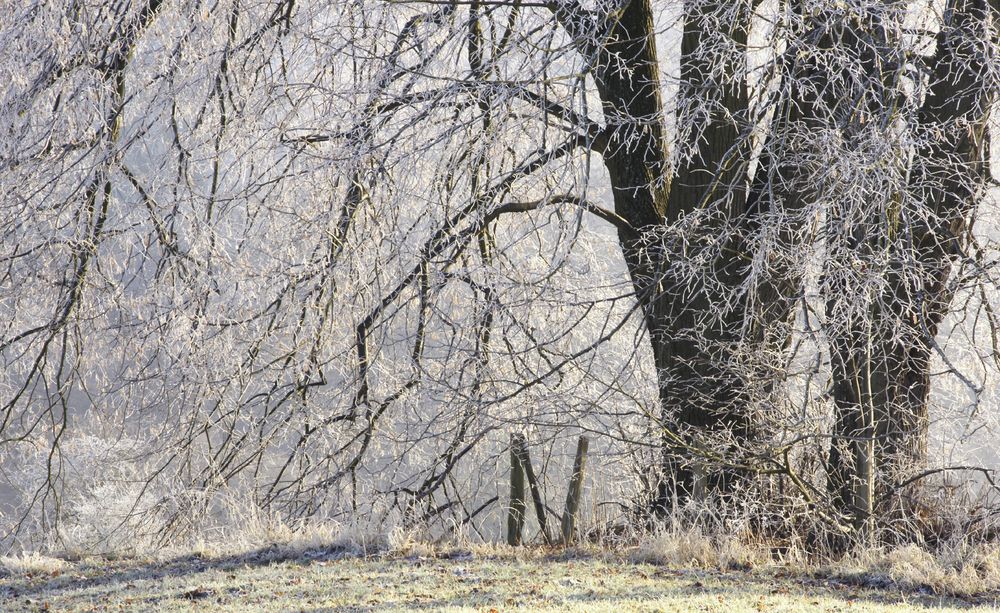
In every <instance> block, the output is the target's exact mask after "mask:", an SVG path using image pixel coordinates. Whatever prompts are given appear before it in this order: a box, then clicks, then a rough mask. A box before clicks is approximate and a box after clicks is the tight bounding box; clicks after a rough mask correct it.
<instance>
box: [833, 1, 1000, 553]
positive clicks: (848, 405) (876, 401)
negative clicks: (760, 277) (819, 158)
mask: <svg viewBox="0 0 1000 613" xmlns="http://www.w3.org/2000/svg"><path fill="white" fill-rule="evenodd" d="M989 4H992V5H993V10H996V9H997V8H998V4H1000V3H998V1H997V0H991V1H990V3H989ZM996 36H997V33H996V30H995V29H994V27H993V25H992V23H991V18H990V7H989V5H988V3H987V2H986V0H950V1H949V2H948V4H947V7H946V11H945V24H944V26H943V27H942V29H941V31H940V33H939V34H938V37H937V50H936V52H935V57H934V59H933V66H932V73H931V75H930V78H931V82H930V89H929V93H928V96H927V98H926V100H925V101H924V104H923V108H922V109H921V111H920V113H919V117H918V121H919V127H920V129H921V132H922V135H923V136H924V138H925V139H926V140H924V141H923V143H922V144H921V145H920V146H918V148H917V150H916V152H915V156H914V165H913V168H912V169H911V173H910V189H909V190H908V191H909V192H910V193H909V194H908V196H907V197H906V198H903V199H902V202H903V206H902V207H901V209H900V210H899V211H898V213H897V214H896V216H895V218H889V219H888V221H887V222H884V223H888V224H889V227H886V228H883V231H882V232H881V233H878V236H877V237H876V239H875V240H878V241H883V242H884V243H885V244H883V245H882V246H881V247H878V246H876V245H874V244H871V243H868V244H866V243H865V242H864V240H863V239H862V240H859V241H858V243H857V245H855V246H854V248H865V249H868V250H869V251H874V250H875V249H876V248H882V249H886V250H887V251H888V253H890V257H889V260H888V261H889V264H888V267H887V269H886V271H885V272H884V274H885V282H884V283H883V284H881V287H883V288H885V289H884V291H882V292H879V293H876V294H875V295H873V296H871V297H869V298H868V299H867V300H866V301H865V304H867V305H868V306H867V307H866V308H865V310H864V312H861V313H858V314H857V317H856V319H854V320H852V321H853V323H852V322H848V323H847V324H846V329H845V330H842V335H841V336H839V337H838V338H832V340H831V357H832V366H833V378H834V382H833V395H834V399H835V403H836V407H837V415H836V420H835V421H836V423H835V429H834V438H833V444H832V446H831V451H830V458H829V473H828V474H829V479H828V483H829V487H830V490H831V493H832V495H833V499H834V502H835V504H836V506H837V507H838V508H839V510H840V512H841V513H842V515H844V516H847V517H849V518H850V521H851V523H852V524H853V526H854V527H855V528H856V529H858V530H859V531H861V532H860V534H862V535H863V534H864V531H865V530H866V527H867V528H868V529H869V530H870V521H871V518H872V517H873V516H874V515H875V514H876V513H878V514H880V515H884V514H886V513H889V514H891V513H892V511H893V509H897V510H898V509H899V505H898V504H895V503H893V502H892V501H891V500H890V498H891V496H892V494H893V493H894V484H895V483H898V482H900V481H901V479H902V478H903V477H905V476H906V475H907V474H908V473H912V472H913V471H914V470H915V469H918V468H919V467H920V466H921V465H922V464H923V463H924V462H925V455H926V448H927V427H928V398H929V393H930V363H931V355H932V350H933V343H934V337H935V336H936V335H937V333H938V330H939V328H940V325H941V323H942V321H943V320H944V317H945V316H946V314H947V311H948V308H949V305H950V303H951V299H952V294H953V291H954V290H953V288H952V285H951V275H952V268H953V264H954V262H955V261H956V259H957V258H958V256H959V255H960V254H961V252H962V251H963V249H964V246H965V244H966V241H967V236H968V233H969V232H970V229H969V228H968V227H967V224H968V220H969V219H970V217H971V215H972V213H973V212H974V209H975V206H976V197H977V195H978V194H977V191H978V189H979V188H980V187H981V186H982V185H983V183H984V181H983V179H984V178H985V173H986V172H988V165H989V160H988V147H987V146H986V139H985V132H986V123H987V117H988V113H989V109H990V107H991V105H992V104H993V103H994V102H995V100H996V97H997V84H996V83H995V82H987V81H986V78H987V74H988V73H987V70H986V67H987V66H988V65H989V62H990V61H991V60H992V58H990V57H989V53H990V51H989V50H990V49H991V48H992V44H993V43H992V42H991V41H995V40H996ZM868 223H876V224H877V221H873V220H868ZM834 293H835V294H836V293H837V292H836V291H834ZM841 299H842V298H835V299H834V302H833V303H831V305H830V309H829V310H830V311H831V312H832V311H833V310H834V309H835V308H836V301H837V300H841ZM852 300H857V297H856V296H855V297H852Z"/></svg>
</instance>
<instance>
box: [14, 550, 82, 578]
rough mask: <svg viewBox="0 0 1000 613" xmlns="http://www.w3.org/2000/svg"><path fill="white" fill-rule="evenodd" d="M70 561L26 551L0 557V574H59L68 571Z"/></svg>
mask: <svg viewBox="0 0 1000 613" xmlns="http://www.w3.org/2000/svg"><path fill="white" fill-rule="evenodd" d="M69 566H70V563H69V562H67V561H65V560H60V559H59V558H50V557H49V556H46V555H42V554H40V553H24V554H21V555H17V556H2V557H0V575H15V576H26V575H32V576H37V575H52V576H55V575H59V574H62V573H63V572H65V571H66V569H67V568H68V567H69Z"/></svg>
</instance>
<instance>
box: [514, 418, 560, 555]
mask: <svg viewBox="0 0 1000 613" xmlns="http://www.w3.org/2000/svg"><path fill="white" fill-rule="evenodd" d="M512 444H513V445H514V447H515V449H517V453H518V456H519V459H520V461H521V466H522V467H523V468H524V474H525V475H526V476H527V477H528V489H529V490H530V491H531V502H532V503H533V504H534V507H535V517H537V518H538V527H539V529H540V530H541V531H542V538H543V539H545V544H546V545H551V544H552V536H551V535H549V529H548V526H547V524H546V521H545V503H544V502H543V501H542V491H541V488H540V487H539V485H538V478H537V477H535V469H534V467H533V466H532V465H531V454H530V453H529V452H528V441H527V439H525V438H524V435H523V434H517V435H515V439H514V441H513V443H512Z"/></svg>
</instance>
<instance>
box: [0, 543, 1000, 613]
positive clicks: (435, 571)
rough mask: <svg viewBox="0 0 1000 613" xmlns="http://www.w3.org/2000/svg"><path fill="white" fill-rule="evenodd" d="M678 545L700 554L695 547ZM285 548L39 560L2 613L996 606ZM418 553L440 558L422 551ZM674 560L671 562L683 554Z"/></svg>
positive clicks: (539, 554)
mask: <svg viewBox="0 0 1000 613" xmlns="http://www.w3.org/2000/svg"><path fill="white" fill-rule="evenodd" d="M684 547H693V548H692V549H685V550H684V551H685V552H692V553H695V554H704V553H706V549H705V548H704V547H703V546H702V545H698V544H697V543H686V544H684ZM286 553H287V552H285V553H282V552H281V551H278V550H276V549H273V548H269V549H267V550H264V551H260V552H255V553H253V554H244V555H238V556H222V557H212V556H205V555H201V556H187V557H185V558H180V559H175V560H169V561H155V560H132V561H118V562H114V563H109V562H107V561H105V560H101V559H89V560H82V561H79V562H77V563H75V564H68V563H64V564H63V565H62V566H61V567H60V568H59V569H58V570H55V569H54V568H53V567H51V566H49V567H46V566H45V565H44V564H39V565H37V566H35V567H32V568H33V570H28V565H27V564H23V565H22V566H20V568H22V569H24V570H23V571H22V572H19V573H17V574H8V575H7V576H6V577H3V578H0V610H3V611H38V610H58V611H73V612H78V611H81V612H82V611H100V610H121V609H124V610H142V611H166V612H179V611H195V610H197V611H291V610H295V611H299V610H307V611H392V610H413V609H433V610H444V611H490V610H498V611H499V610H506V609H510V608H524V609H530V610H537V611H615V612H620V611H653V610H656V611H699V610H700V611H725V612H726V613H730V612H738V611H845V612H846V611H852V612H853V611H872V612H879V613H882V612H896V611H900V612H901V611H911V610H913V608H914V607H933V608H935V609H939V610H942V611H949V610H960V609H967V608H971V607H975V606H978V607H983V608H984V610H990V609H991V608H993V607H995V606H996V605H997V604H998V602H1000V601H998V600H997V594H996V593H994V594H992V595H991V594H980V595H978V596H976V597H965V598H956V597H952V596H943V595H938V594H932V593H929V592H928V591H926V590H917V591H913V590H909V589H907V588H905V587H903V586H902V585H895V586H892V587H890V588H883V589H872V588H870V587H863V586H859V585H856V584H852V583H851V582H849V581H843V580H838V579H837V578H833V577H828V578H814V577H810V576H807V575H805V574H802V573H792V572H789V569H787V568H780V567H779V568H776V567H773V566H772V567H770V568H766V569H765V568H762V569H759V570H757V571H754V572H722V571H719V570H713V569H710V568H707V567H706V568H697V569H692V568H686V569H682V568H671V567H667V566H662V565H652V564H647V563H635V562H630V561H628V560H627V559H624V558H621V557H619V556H616V555H613V554H611V553H608V552H604V553H603V554H601V555H591V554H588V553H586V552H581V551H579V550H576V551H575V552H573V553H572V554H569V553H566V552H553V551H546V550H541V549H527V548H525V549H520V550H517V551H513V550H510V549H507V548H505V547H491V548H486V549H484V550H480V551H470V550H462V549H454V548H453V549H442V548H434V547H431V548H430V549H429V550H427V551H418V550H417V549H411V550H410V553H409V554H408V555H405V556H402V555H399V554H381V555H376V556H357V555H354V554H351V553H349V552H346V551H345V550H344V549H342V548H337V547H330V548H323V549H309V550H304V551H301V552H299V553H298V554H297V555H295V556H294V557H288V556H287V555H286ZM424 553H430V554H434V555H435V556H438V557H432V556H428V555H419V554H424ZM494 554H496V555H494ZM677 555H678V556H680V557H677V556H673V557H671V559H673V560H683V559H684V557H683V556H681V554H680V553H678V554H677ZM692 559H695V558H692ZM899 564H901V563H900V562H898V561H897V565H899ZM707 566H711V565H707ZM900 568H902V566H900ZM914 572H917V571H914Z"/></svg>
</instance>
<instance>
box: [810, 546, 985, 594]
mask: <svg viewBox="0 0 1000 613" xmlns="http://www.w3.org/2000/svg"><path fill="white" fill-rule="evenodd" d="M830 570H831V574H832V575H834V576H838V577H843V578H846V579H848V580H850V581H851V582H852V583H857V584H860V585H865V586H869V587H886V586H893V587H898V588H902V589H907V590H925V591H930V592H932V593H934V594H941V595H950V596H975V595H979V594H983V593H987V592H994V591H997V590H1000V546H997V545H991V546H987V545H975V546H970V545H959V546H955V547H953V548H951V549H945V550H940V551H937V552H931V551H928V550H927V549H925V548H923V547H920V546H919V545H915V544H910V545H905V546H902V547H896V548H893V549H890V550H869V551H865V552H860V553H856V554H854V555H853V556H850V557H849V558H845V559H844V560H841V561H840V562H839V563H837V564H835V565H834V566H833V567H832V568H831V569H830Z"/></svg>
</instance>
